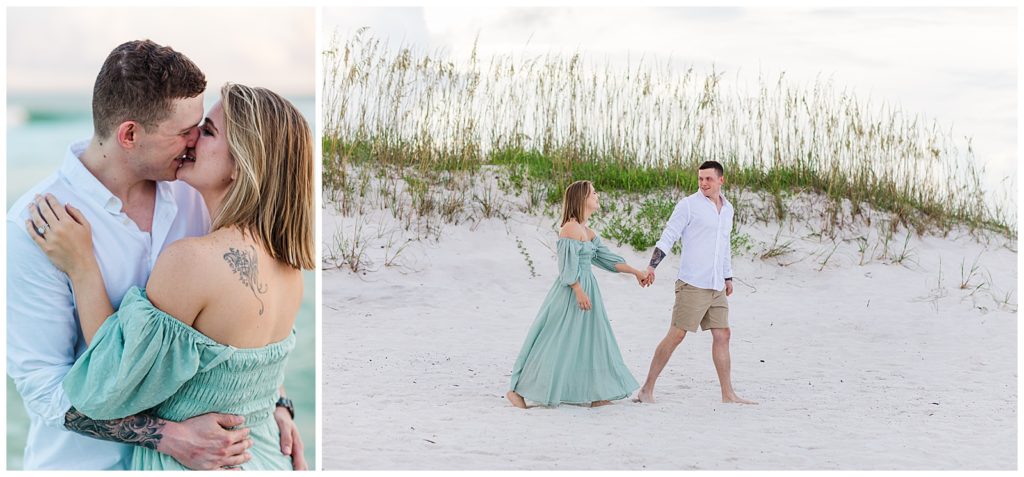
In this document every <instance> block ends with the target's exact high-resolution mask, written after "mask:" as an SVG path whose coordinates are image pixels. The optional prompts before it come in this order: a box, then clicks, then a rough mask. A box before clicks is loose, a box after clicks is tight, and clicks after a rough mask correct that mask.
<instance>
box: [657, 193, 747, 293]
mask: <svg viewBox="0 0 1024 477" xmlns="http://www.w3.org/2000/svg"><path fill="white" fill-rule="evenodd" d="M719 196H720V197H721V198H722V210H721V212H719V210H718V207H717V206H716V205H715V203H714V201H712V200H711V199H709V198H707V197H705V196H704V193H703V192H701V191H699V190H698V191H697V192H696V193H694V194H692V195H689V196H687V197H684V198H683V199H682V200H680V201H679V202H678V203H677V204H676V207H675V209H673V210H672V216H671V217H670V218H669V219H668V224H666V225H665V230H663V231H662V232H661V239H660V240H658V243H657V245H656V246H657V247H658V248H659V249H661V251H662V252H665V254H666V255H667V254H669V253H671V251H672V245H673V244H675V243H676V242H677V241H681V242H682V259H681V260H680V261H679V275H678V278H679V279H680V280H682V281H684V282H686V283H689V284H690V285H693V286H695V287H697V288H704V289H708V290H718V291H721V290H723V289H724V288H725V279H726V278H731V277H732V247H731V245H730V242H729V240H730V234H731V233H732V216H733V208H732V204H731V203H729V201H728V200H726V199H725V196H724V195H722V194H721V193H719Z"/></svg>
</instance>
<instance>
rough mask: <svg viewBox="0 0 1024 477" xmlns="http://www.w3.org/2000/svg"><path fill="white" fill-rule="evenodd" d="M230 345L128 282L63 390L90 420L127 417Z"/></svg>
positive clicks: (219, 358) (224, 355)
mask: <svg viewBox="0 0 1024 477" xmlns="http://www.w3.org/2000/svg"><path fill="white" fill-rule="evenodd" d="M235 350H236V349H235V348H233V347H231V346H226V345H222V344H220V343H217V342H216V341H213V340H212V339H210V338H209V337H207V336H205V335H203V334H202V333H200V332H199V331H197V330H196V329H194V328H192V327H191V326H188V325H186V324H185V323H182V322H181V321H178V320H177V319H175V318H174V317H173V316H171V315H169V314H167V313H164V312H163V311H160V310H159V309H158V308H156V306H154V305H153V303H152V302H150V301H149V298H147V297H146V292H145V290H142V289H140V288H138V287H133V288H132V289H131V290H129V291H128V293H127V294H126V295H125V297H124V299H123V300H122V302H121V307H120V309H118V311H117V312H116V313H114V314H113V315H111V316H110V317H109V318H107V321H105V322H104V323H103V325H102V326H101V327H100V329H99V330H98V331H97V332H96V336H95V337H94V338H93V340H92V343H91V344H90V345H89V348H88V349H87V350H86V351H85V353H84V354H83V355H82V356H81V357H79V358H78V360H77V361H75V365H74V366H73V367H72V368H71V371H70V372H68V374H67V376H66V377H65V378H64V390H65V392H66V393H67V396H68V399H69V400H70V401H71V404H72V405H73V406H74V407H75V408H76V409H77V410H79V411H80V412H82V413H83V414H85V415H86V416H89V417H90V418H92V419H96V420H104V419H118V418H122V417H127V416H131V415H134V414H138V413H140V412H142V411H145V410H148V409H151V408H153V407H155V406H156V405H158V404H160V403H162V402H164V401H166V400H167V399H168V398H169V397H171V396H172V395H173V394H174V393H175V392H177V391H178V389H180V388H181V386H182V385H184V384H185V383H186V382H187V381H188V380H189V379H191V378H192V377H193V376H195V375H196V374H198V373H202V372H204V371H206V370H209V369H211V368H213V367H215V366H217V365H218V364H221V363H223V362H224V361H225V360H227V359H228V358H230V357H231V355H232V354H234V352H235Z"/></svg>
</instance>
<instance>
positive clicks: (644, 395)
mask: <svg viewBox="0 0 1024 477" xmlns="http://www.w3.org/2000/svg"><path fill="white" fill-rule="evenodd" d="M633 402H642V403H646V404H654V394H651V393H649V392H647V391H644V390H643V389H641V390H640V392H638V393H636V398H634V399H633Z"/></svg>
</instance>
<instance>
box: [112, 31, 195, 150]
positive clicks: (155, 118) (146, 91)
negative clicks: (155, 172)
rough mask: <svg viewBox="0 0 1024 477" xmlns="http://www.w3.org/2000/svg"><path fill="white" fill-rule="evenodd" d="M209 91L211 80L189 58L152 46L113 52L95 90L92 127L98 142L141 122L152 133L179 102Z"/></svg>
mask: <svg viewBox="0 0 1024 477" xmlns="http://www.w3.org/2000/svg"><path fill="white" fill-rule="evenodd" d="M205 90H206V76H205V75H203V72H202V71H200V70H199V67H198V66H196V65H195V63H192V60H189V59H188V57H186V56H185V55H183V54H181V53H178V52H177V51H174V50H173V49H172V48H171V47H169V46H161V45H158V44H156V43H154V42H152V41H150V40H135V41H129V42H127V43H122V44H121V45H119V46H118V47H117V48H114V51H111V52H110V55H108V56H107V59H106V61H104V62H103V67H102V68H100V73H99V74H98V75H96V84H95V85H94V86H93V90H92V122H93V128H94V130H95V133H96V135H97V136H98V137H101V138H106V137H110V134H111V133H112V132H113V131H114V130H115V129H116V128H117V126H118V125H119V124H121V123H123V122H125V121H135V122H137V123H139V124H141V125H142V127H143V128H146V129H150V128H152V127H154V126H156V125H157V124H159V123H160V121H163V120H165V119H167V118H168V117H169V116H170V115H171V112H172V107H173V101H174V100H176V99H181V98H194V97H196V96H199V95H200V94H202V93H203V91H205Z"/></svg>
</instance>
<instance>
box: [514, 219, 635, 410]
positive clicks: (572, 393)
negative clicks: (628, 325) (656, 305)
mask: <svg viewBox="0 0 1024 477" xmlns="http://www.w3.org/2000/svg"><path fill="white" fill-rule="evenodd" d="M623 262H625V260H623V258H622V257H620V256H618V255H616V254H614V253H612V252H611V251H610V250H608V247H606V246H605V245H604V244H602V243H601V238H600V237H594V239H593V240H591V241H590V242H581V241H579V240H574V239H569V238H559V239H558V269H559V275H558V280H556V281H555V284H554V285H552V287H551V290H550V291H548V294H547V297H545V298H544V304H543V305H541V308H540V312H539V313H537V318H536V319H535V320H534V322H533V325H532V326H531V327H530V331H529V333H527V335H526V341H525V342H524V343H523V347H522V349H521V350H520V351H519V357H518V358H517V359H516V363H515V366H514V367H513V369H512V383H511V389H512V390H513V391H515V392H517V393H519V395H520V396H523V397H524V398H525V399H527V400H529V401H534V402H536V403H539V404H542V405H544V406H556V405H558V404H559V403H572V404H589V403H592V402H594V401H605V400H607V401H614V400H616V399H623V398H626V397H628V396H629V395H630V393H632V392H633V391H635V390H636V389H638V388H639V387H640V384H638V383H637V382H636V379H633V375H632V374H630V372H629V369H627V368H626V364H625V363H623V361H622V353H620V352H619V346H618V344H617V343H616V342H615V334H614V333H612V327H611V324H610V323H609V322H608V314H607V313H606V312H605V309H604V302H603V301H602V299H601V290H600V289H599V288H598V287H597V279H596V277H594V272H593V270H592V267H591V265H592V264H593V265H597V266H598V267H600V268H602V269H604V270H608V271H610V272H616V273H617V270H615V264H617V263H623ZM577 281H579V282H580V286H581V287H583V291H584V292H586V294H587V296H589V297H590V303H591V309H590V310H587V311H584V310H581V309H580V307H579V304H578V303H577V302H576V295H575V294H574V293H573V291H572V288H571V287H570V285H572V284H574V283H576V282H577Z"/></svg>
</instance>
